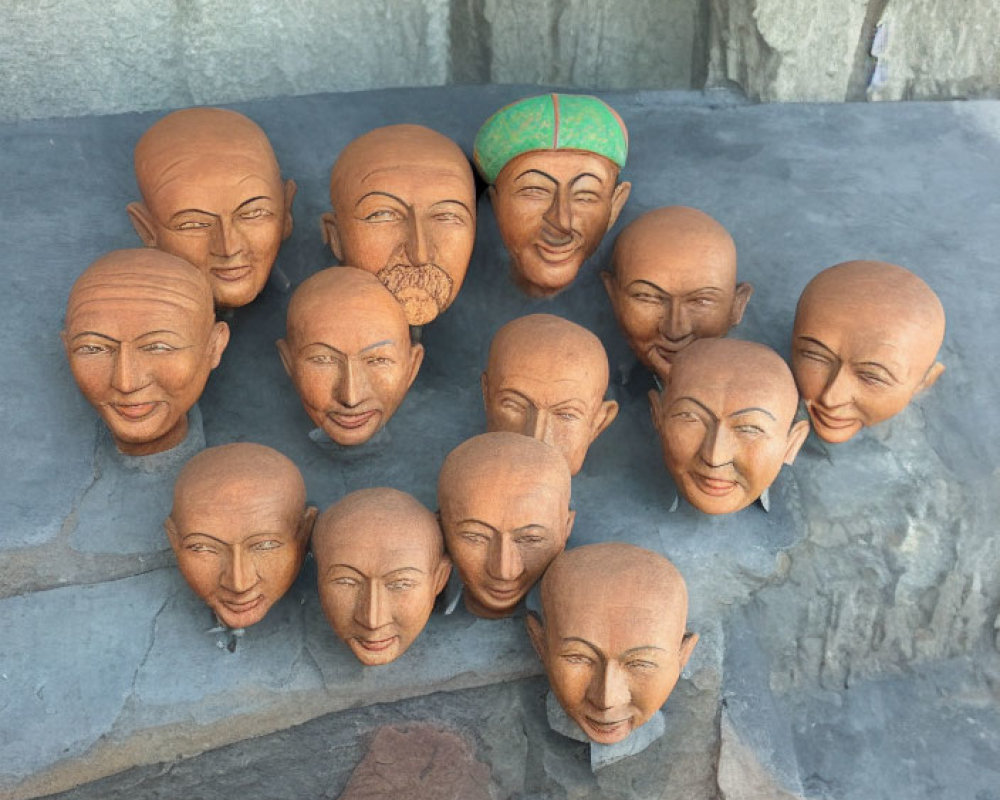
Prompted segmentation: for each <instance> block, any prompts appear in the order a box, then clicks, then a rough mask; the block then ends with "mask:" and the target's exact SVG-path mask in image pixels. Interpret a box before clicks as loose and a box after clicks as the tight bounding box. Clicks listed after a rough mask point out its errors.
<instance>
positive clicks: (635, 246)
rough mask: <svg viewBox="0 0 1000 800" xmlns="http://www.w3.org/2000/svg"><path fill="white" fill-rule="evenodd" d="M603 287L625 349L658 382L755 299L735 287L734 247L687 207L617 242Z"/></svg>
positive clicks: (650, 216) (630, 229)
mask: <svg viewBox="0 0 1000 800" xmlns="http://www.w3.org/2000/svg"><path fill="white" fill-rule="evenodd" d="M612 263H613V271H612V272H602V273H601V279H602V280H603V281H604V288H605V289H607V292H608V297H609V298H610V299H611V307H612V308H613V309H614V312H615V317H617V319H618V324H619V325H620V326H621V329H622V331H623V333H624V334H625V339H626V340H627V341H628V344H629V347H631V348H632V350H633V351H634V352H635V354H636V356H637V357H638V358H639V360H640V361H641V362H642V363H643V364H645V365H646V366H647V367H648V368H649V369H651V370H652V371H653V372H655V373H656V374H657V375H659V376H660V377H661V378H662V377H663V376H665V375H666V374H667V372H668V371H669V370H670V363H671V362H672V361H673V358H674V356H675V355H676V354H677V352H678V351H680V350H681V349H683V348H684V347H686V346H687V345H689V344H691V342H693V341H694V340H695V339H704V338H715V337H719V336H725V335H726V333H728V331H729V329H730V328H731V327H732V326H734V325H738V324H739V322H740V320H741V319H742V318H743V311H744V309H746V305H747V301H748V300H749V299H750V295H751V294H753V287H752V286H751V285H750V284H749V283H737V282H736V246H735V245H734V244H733V239H732V237H731V236H730V235H729V233H728V232H727V231H726V229H725V228H723V227H722V226H721V225H720V224H719V223H718V222H716V221H715V220H714V219H712V218H711V217H710V216H708V214H705V213H703V212H701V211H698V210H697V209H694V208H687V207H685V206H669V207H667V208H657V209H654V210H653V211H648V212H646V213H645V214H643V215H642V216H641V217H639V218H638V219H637V220H635V221H634V222H631V223H629V225H628V226H627V227H626V228H625V230H623V231H622V232H621V233H620V234H619V235H618V238H617V239H616V240H615V249H614V254H613V256H612Z"/></svg>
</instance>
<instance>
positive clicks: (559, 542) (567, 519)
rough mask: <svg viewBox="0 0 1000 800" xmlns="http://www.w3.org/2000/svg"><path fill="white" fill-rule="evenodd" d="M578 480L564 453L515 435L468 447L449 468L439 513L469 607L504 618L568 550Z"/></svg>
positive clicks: (493, 436) (486, 437) (441, 483)
mask: <svg viewBox="0 0 1000 800" xmlns="http://www.w3.org/2000/svg"><path fill="white" fill-rule="evenodd" d="M569 501H570V474H569V469H568V467H567V465H566V462H565V460H564V459H563V457H562V456H561V455H560V454H559V452H558V451H557V450H555V449H554V448H552V447H550V446H549V445H547V444H545V443H544V442H540V441H538V440H536V439H531V438H529V437H527V436H521V435H519V434H515V433H484V434H482V435H480V436H475V437H473V438H472V439H469V440H468V441H466V442H463V443H462V444H460V445H459V446H458V447H456V448H455V449H454V450H452V451H451V453H449V454H448V457H447V458H446V459H445V461H444V465H443V466H442V467H441V474H440V476H439V477H438V506H439V508H440V515H441V527H442V528H443V530H444V536H445V544H446V546H447V548H448V552H449V554H450V555H451V557H452V560H453V561H454V562H455V566H456V568H457V569H458V572H459V575H460V576H461V578H462V583H463V584H464V586H465V589H464V592H463V597H464V600H465V607H466V608H467V609H468V610H469V611H470V612H472V613H473V614H476V615H477V616H481V617H487V618H497V617H504V616H507V615H509V614H511V613H512V612H513V611H514V608H515V607H516V606H517V604H518V603H519V602H520V600H521V598H522V597H524V595H525V594H526V593H527V592H528V590H529V589H530V588H531V587H532V586H533V585H534V584H535V582H536V581H537V580H538V578H539V577H541V574H542V572H543V571H544V570H545V568H546V567H547V566H548V564H549V562H550V561H551V560H552V559H553V558H554V557H555V555H556V554H557V553H558V552H560V551H561V550H562V549H563V548H564V547H565V546H566V540H567V538H568V537H569V534H570V531H571V530H572V527H573V519H574V512H572V511H570V509H569Z"/></svg>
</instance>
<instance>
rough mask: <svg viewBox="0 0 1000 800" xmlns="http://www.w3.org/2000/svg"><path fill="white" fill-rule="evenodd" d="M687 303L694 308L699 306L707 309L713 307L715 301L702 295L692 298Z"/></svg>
mask: <svg viewBox="0 0 1000 800" xmlns="http://www.w3.org/2000/svg"><path fill="white" fill-rule="evenodd" d="M688 302H690V303H691V305H694V306H701V307H703V308H707V307H708V306H714V305H715V302H716V301H715V298H714V297H709V296H705V295H703V296H701V297H692V298H691V299H690V300H689V301H688Z"/></svg>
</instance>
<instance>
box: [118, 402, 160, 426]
mask: <svg viewBox="0 0 1000 800" xmlns="http://www.w3.org/2000/svg"><path fill="white" fill-rule="evenodd" d="M108 405H109V406H110V407H111V408H112V409H114V412H115V413H116V414H117V415H118V416H120V417H124V418H125V419H127V420H128V421H129V422H140V421H142V420H144V419H146V418H147V417H149V416H151V415H152V414H153V412H154V411H155V410H156V407H157V406H158V405H159V402H158V401H155V400H154V401H152V402H149V403H109V404H108Z"/></svg>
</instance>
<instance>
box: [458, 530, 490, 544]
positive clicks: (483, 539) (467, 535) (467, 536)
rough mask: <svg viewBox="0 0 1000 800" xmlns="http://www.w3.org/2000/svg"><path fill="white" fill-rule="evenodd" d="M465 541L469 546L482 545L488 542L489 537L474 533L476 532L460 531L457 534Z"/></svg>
mask: <svg viewBox="0 0 1000 800" xmlns="http://www.w3.org/2000/svg"><path fill="white" fill-rule="evenodd" d="M459 536H461V537H462V538H463V539H464V540H465V541H467V542H468V543H469V544H475V545H482V544H486V543H488V542H489V537H488V536H486V535H485V534H482V533H476V531H462V532H461V533H459Z"/></svg>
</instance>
